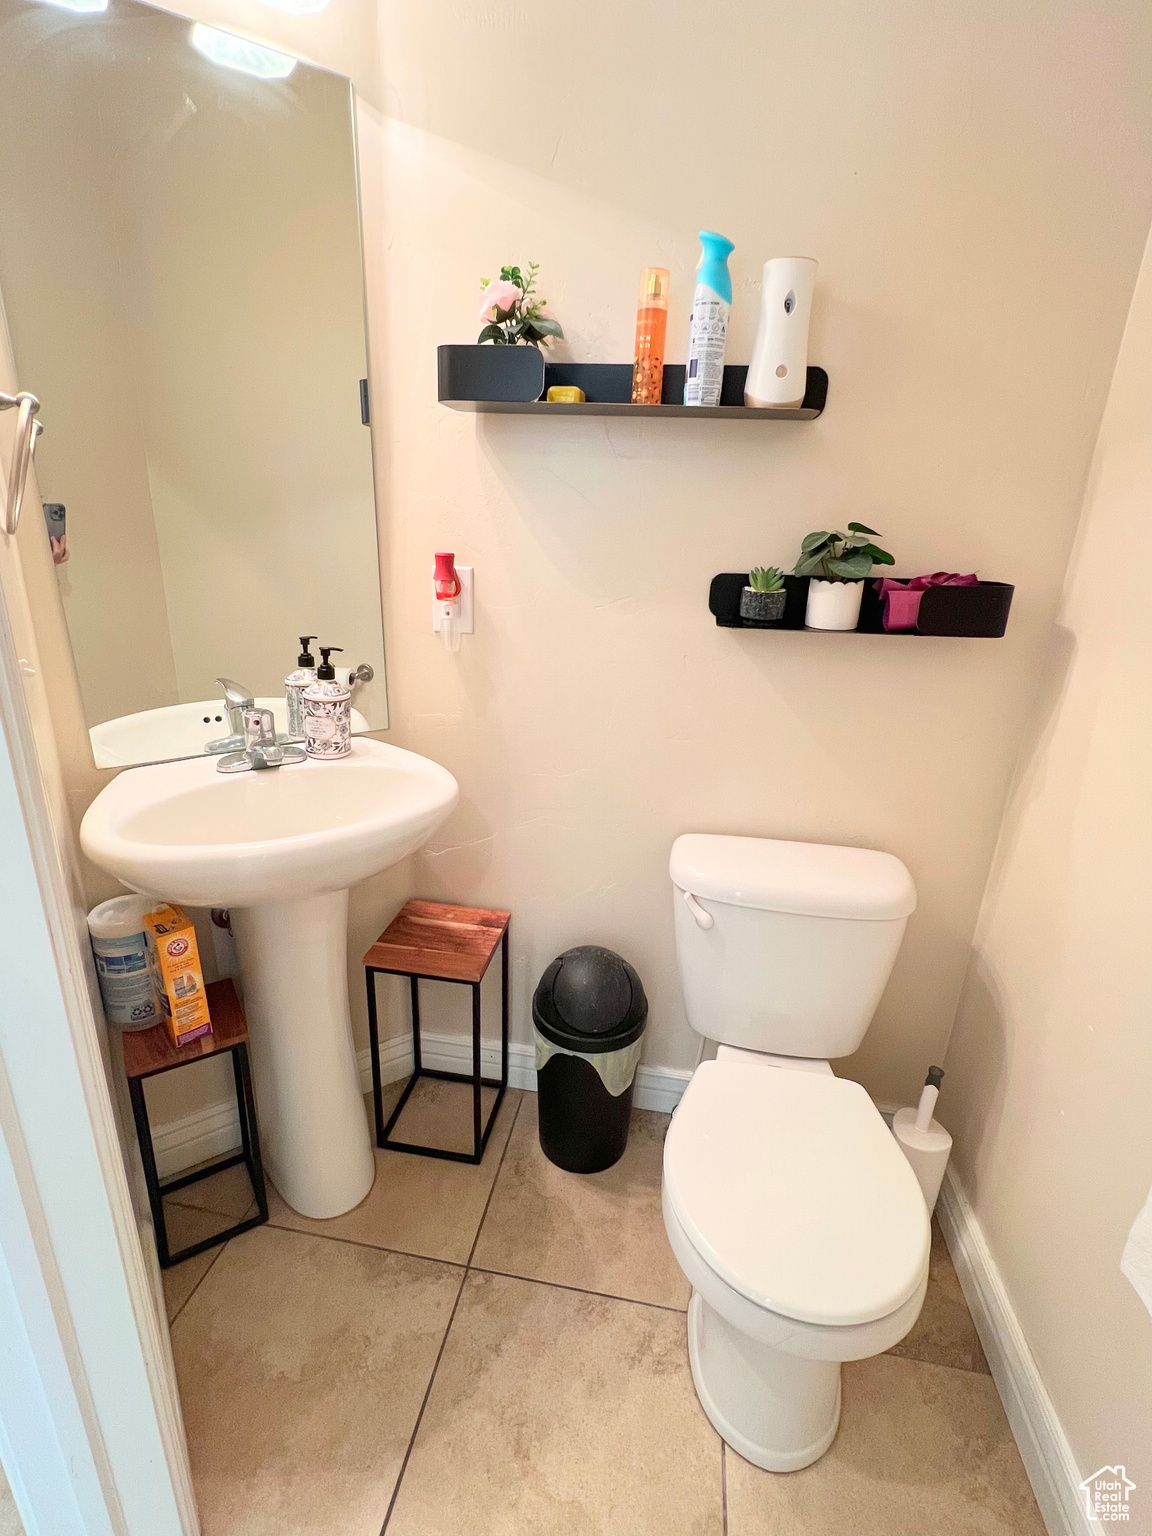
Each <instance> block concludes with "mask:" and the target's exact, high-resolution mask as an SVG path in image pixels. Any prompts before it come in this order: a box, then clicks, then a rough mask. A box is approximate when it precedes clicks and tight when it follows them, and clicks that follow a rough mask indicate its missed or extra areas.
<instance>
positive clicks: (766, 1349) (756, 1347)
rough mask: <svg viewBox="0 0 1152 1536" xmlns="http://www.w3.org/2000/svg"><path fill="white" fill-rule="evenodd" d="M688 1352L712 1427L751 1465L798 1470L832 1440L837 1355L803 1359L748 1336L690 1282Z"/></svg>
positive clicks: (837, 1413)
mask: <svg viewBox="0 0 1152 1536" xmlns="http://www.w3.org/2000/svg"><path fill="white" fill-rule="evenodd" d="M688 1359H689V1362H690V1364H691V1366H692V1381H693V1383H694V1385H695V1387H696V1395H697V1397H698V1398H699V1399H700V1405H701V1407H702V1408H703V1409H704V1412H705V1413H706V1414H707V1415H708V1418H709V1420H710V1421H711V1424H712V1426H713V1428H714V1429H715V1430H716V1432H717V1434H719V1435H720V1437H721V1438H722V1439H723V1440H724V1441H725V1442H726V1443H727V1444H728V1445H730V1446H731V1447H732V1449H733V1450H734V1451H737V1452H738V1453H739V1454H740V1455H741V1456H743V1457H744V1460H745V1461H750V1462H751V1463H752V1464H753V1466H757V1467H763V1468H764V1470H765V1471H766V1472H798V1471H799V1470H800V1469H801V1467H808V1466H811V1464H812V1463H813V1462H814V1461H818V1460H819V1458H820V1457H821V1456H823V1454H824V1452H825V1451H826V1450H827V1449H828V1447H829V1446H830V1445H831V1444H832V1442H833V1440H835V1438H836V1431H837V1429H838V1428H839V1427H840V1362H839V1361H838V1360H805V1359H801V1358H800V1356H798V1355H788V1354H785V1353H784V1352H783V1350H779V1349H773V1347H772V1346H771V1345H770V1344H763V1343H761V1342H760V1341H759V1340H756V1339H751V1338H749V1337H748V1335H747V1334H744V1333H740V1332H739V1331H738V1330H737V1329H735V1328H733V1327H732V1325H731V1323H728V1322H726V1321H725V1319H724V1318H722V1317H721V1316H720V1314H719V1313H718V1312H717V1311H715V1310H714V1309H713V1308H712V1307H710V1306H709V1305H708V1303H707V1302H706V1301H705V1300H704V1298H703V1297H702V1296H701V1295H700V1293H699V1291H696V1290H694V1291H693V1292H692V1300H691V1301H690V1302H689V1304H688Z"/></svg>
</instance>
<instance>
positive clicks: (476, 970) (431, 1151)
mask: <svg viewBox="0 0 1152 1536" xmlns="http://www.w3.org/2000/svg"><path fill="white" fill-rule="evenodd" d="M511 916H512V914H511V913H510V912H500V911H495V910H491V909H489V908H485V907H459V906H454V905H452V904H451V903H449V902H441V901H409V902H406V903H405V905H404V906H403V907H402V908H401V910H400V912H399V913H398V914H397V916H396V917H395V918H394V919H393V921H392V922H391V923H389V925H388V927H387V928H386V929H385V930H384V932H383V933H382V934H381V935H380V937H379V938H378V939H377V940H376V942H375V944H373V945H372V946H371V947H370V948H369V950H368V952H367V953H366V954H365V956H364V969H365V980H366V983H367V989H368V1033H369V1036H370V1040H371V1046H372V1097H373V1102H374V1106H375V1118H376V1145H377V1146H378V1147H388V1148H390V1149H391V1150H393V1151H396V1152H412V1153H415V1154H416V1155H417V1156H420V1157H439V1158H445V1159H447V1160H448V1161H450V1162H456V1163H478V1162H479V1161H480V1160H481V1158H482V1157H483V1156H484V1149H485V1147H486V1146H487V1145H488V1138H489V1136H490V1135H491V1132H492V1126H493V1124H494V1122H495V1120H496V1116H497V1114H498V1113H499V1111H500V1104H501V1101H502V1100H503V1098H504V1092H505V1089H506V1088H507V1087H508V929H509V924H510V922H511ZM497 949H499V950H500V953H501V961H500V964H501V1021H500V1076H499V1078H498V1079H497V1078H486V1077H484V1076H483V1075H482V1073H481V1062H480V983H481V982H482V981H483V979H484V976H485V973H486V972H487V970H488V967H489V965H490V964H491V963H492V958H493V956H494V955H495V953H496V951H497ZM379 973H384V974H386V975H391V976H407V977H408V978H409V982H410V986H411V995H412V1065H413V1072H412V1076H411V1077H410V1078H409V1079H408V1082H407V1084H406V1086H405V1088H404V1091H403V1093H402V1094H401V1095H400V1098H399V1100H398V1101H397V1104H396V1107H395V1109H394V1110H393V1111H392V1114H391V1116H390V1117H389V1119H388V1123H387V1124H385V1123H384V1101H383V1085H382V1083H381V1079H380V1036H379V1028H378V1023H377V1017H376V976H377V974H379ZM421 981H454V982H459V983H460V984H461V985H463V986H469V987H471V988H472V1071H471V1072H470V1073H466V1072H441V1071H436V1070H434V1069H432V1068H431V1067H425V1066H424V1065H423V1064H422V1062H421V1057H420V991H419V983H420V982H421ZM422 1077H427V1078H434V1079H437V1080H438V1081H440V1082H449V1083H470V1084H471V1085H472V1144H473V1150H472V1151H471V1152H447V1151H444V1150H443V1149H441V1148H439V1147H421V1146H416V1145H415V1144H414V1143H412V1142H404V1141H393V1140H392V1139H391V1134H392V1130H393V1127H394V1126H395V1124H396V1122H397V1120H398V1119H399V1118H400V1116H401V1114H402V1113H403V1111H404V1106H405V1105H406V1104H407V1103H408V1100H409V1098H410V1097H411V1095H412V1090H413V1089H414V1088H415V1087H416V1084H417V1082H419V1080H420V1078H422ZM483 1088H495V1089H496V1090H497V1093H496V1100H495V1103H494V1104H493V1105H492V1108H491V1110H490V1111H489V1113H488V1120H487V1124H484V1125H482V1124H481V1119H482V1117H481V1113H480V1094H481V1089H483Z"/></svg>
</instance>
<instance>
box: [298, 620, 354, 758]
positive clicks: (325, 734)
mask: <svg viewBox="0 0 1152 1536" xmlns="http://www.w3.org/2000/svg"><path fill="white" fill-rule="evenodd" d="M343 649H344V647H343V646H341V645H322V646H321V647H320V665H319V666H318V667H317V668H316V681H315V682H313V683H310V684H309V686H308V687H307V688H305V690H304V750H305V752H307V754H308V756H309V757H322V758H333V757H347V756H348V755H349V754H350V753H351V751H352V693H351V690H350V689H349V688H347V687H346V686H345V685H344V684H343V683H338V682H337V681H336V668H335V667H334V666H333V665H332V660H331V658H332V653H333V651H342V650H343Z"/></svg>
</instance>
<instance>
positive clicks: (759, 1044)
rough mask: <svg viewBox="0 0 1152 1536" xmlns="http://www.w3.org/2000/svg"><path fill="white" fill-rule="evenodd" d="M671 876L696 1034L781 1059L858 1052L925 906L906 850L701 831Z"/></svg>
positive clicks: (677, 858)
mask: <svg viewBox="0 0 1152 1536" xmlns="http://www.w3.org/2000/svg"><path fill="white" fill-rule="evenodd" d="M669 873H670V875H671V876H672V885H673V892H672V905H673V911H674V913H675V924H676V957H677V961H678V964H679V968H680V985H681V988H682V990H683V994H684V1003H685V1007H686V1008H687V1011H688V1022H689V1023H690V1024H691V1025H692V1028H693V1029H694V1030H695V1031H696V1032H697V1034H701V1035H704V1036H705V1037H706V1038H707V1039H709V1040H716V1041H718V1042H720V1043H722V1044H724V1045H735V1046H742V1047H743V1048H744V1049H746V1050H752V1051H772V1052H776V1053H778V1054H780V1055H783V1056H810V1057H822V1058H831V1057H836V1056H848V1055H851V1053H852V1052H853V1051H854V1050H856V1048H857V1046H858V1045H859V1044H860V1042H861V1040H863V1038H864V1035H865V1032H866V1031H867V1029H868V1025H869V1024H870V1023H871V1022H872V1015H873V1013H874V1012H875V1011H876V1005H877V1003H878V1002H879V1001H880V994H881V993H882V992H883V991H884V987H885V985H886V983H887V981H888V977H889V975H890V973H891V970H892V965H893V962H894V961H895V959H896V953H897V951H898V950H899V948H900V941H901V939H902V938H903V937H904V927H905V924H906V923H907V921H908V917H909V915H910V914H911V913H912V911H913V910H914V909H915V906H916V887H915V886H914V885H913V883H912V876H911V875H910V874H909V873H908V870H907V869H906V868H905V866H904V865H903V864H902V863H901V862H900V860H899V859H898V858H896V857H895V856H894V855H892V854H890V853H877V852H875V851H874V850H872V849H870V848H836V847H831V846H829V845H827V844H824V843H785V842H777V841H775V840H774V839H770V838H761V837H721V836H713V835H710V834H706V833H699V832H691V833H687V834H685V835H684V836H683V837H678V838H677V839H676V841H675V843H673V845H672V857H671V859H670V860H669ZM686 895H687V896H688V897H690V898H691V901H687V900H685V896H686Z"/></svg>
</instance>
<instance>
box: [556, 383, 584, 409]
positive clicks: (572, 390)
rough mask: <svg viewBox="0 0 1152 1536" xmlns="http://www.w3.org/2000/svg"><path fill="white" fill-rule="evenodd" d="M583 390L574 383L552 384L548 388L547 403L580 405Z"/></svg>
mask: <svg viewBox="0 0 1152 1536" xmlns="http://www.w3.org/2000/svg"><path fill="white" fill-rule="evenodd" d="M583 401H584V391H583V390H582V389H580V388H579V387H578V386H577V385H576V384H553V385H552V386H551V387H550V388H549V390H548V403H549V405H581V404H583Z"/></svg>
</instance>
